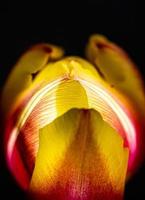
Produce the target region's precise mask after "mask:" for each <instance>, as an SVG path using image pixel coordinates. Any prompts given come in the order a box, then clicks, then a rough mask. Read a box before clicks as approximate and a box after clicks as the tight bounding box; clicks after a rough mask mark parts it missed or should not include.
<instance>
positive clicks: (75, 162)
mask: <svg viewBox="0 0 145 200" xmlns="http://www.w3.org/2000/svg"><path fill="white" fill-rule="evenodd" d="M127 163H128V150H127V149H125V148H124V147H123V141H122V138H121V136H120V135H119V134H117V132H116V131H115V130H114V129H113V128H111V127H110V126H109V125H108V124H107V123H106V122H104V120H103V119H102V117H101V115H100V114H99V113H98V112H96V111H94V110H86V109H85V110H84V109H72V110H70V111H68V112H67V113H65V114H64V115H62V116H61V117H59V118H57V119H56V120H54V121H53V122H52V123H50V124H48V125H46V126H45V127H44V128H42V129H40V132H39V150H38V154H37V157H36V162H35V168H34V171H33V174H32V179H31V183H30V191H31V192H32V193H33V192H34V193H35V194H36V196H37V198H38V199H39V198H40V199H42V197H43V199H55V200H62V199H63V200H85V199H89V200H94V199H97V198H98V199H115V200H116V199H121V198H122V192H123V190H124V183H125V177H126V170H127Z"/></svg>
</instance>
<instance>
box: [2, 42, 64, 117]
mask: <svg viewBox="0 0 145 200" xmlns="http://www.w3.org/2000/svg"><path fill="white" fill-rule="evenodd" d="M62 56H63V50H62V49H60V48H59V47H56V46H54V45H49V44H40V45H36V46H34V47H33V48H31V49H29V50H28V51H27V52H26V53H25V54H24V55H23V56H22V57H21V58H20V59H19V61H18V62H17V64H16V65H15V66H14V69H13V70H12V72H11V73H10V76H9V77H8V80H7V82H6V84H5V87H4V91H3V95H2V108H3V111H4V113H6V112H8V111H9V109H10V108H11V106H12V105H13V103H14V102H15V101H16V99H17V97H18V95H19V94H20V93H21V92H23V91H24V90H25V89H26V88H28V87H29V86H30V85H31V84H32V82H33V80H34V79H35V76H36V75H37V74H38V73H39V72H40V71H41V70H42V69H43V68H45V66H46V64H47V63H48V62H51V61H55V60H57V59H60V58H61V57H62Z"/></svg>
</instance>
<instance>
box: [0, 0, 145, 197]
mask: <svg viewBox="0 0 145 200" xmlns="http://www.w3.org/2000/svg"><path fill="white" fill-rule="evenodd" d="M11 4H12V3H11ZM144 12H145V11H144V7H143V3H142V4H141V1H139V0H138V1H133V0H132V1H131V0H130V1H129V0H128V1H127V0H126V1H125V0H122V1H121V0H120V1H119V0H110V1H109V0H90V1H89V0H88V1H84V2H83V1H82V2H80V1H79V0H78V1H76V2H75V1H67V3H65V2H62V1H53V2H51V1H47V4H44V3H43V2H39V4H37V3H36V2H35V3H34V4H33V5H30V4H27V5H26V3H25V2H20V3H19V4H17V6H15V7H14V6H13V5H10V4H9V5H4V6H1V7H0V87H1V88H2V85H3V83H4V80H5V79H6V76H7V74H8V73H9V71H10V69H11V67H12V66H13V64H14V63H15V62H16V60H17V59H18V57H19V56H20V55H21V53H23V52H24V51H25V50H26V49H27V48H28V47H30V46H31V45H33V44H35V43H39V42H49V43H53V44H57V45H60V46H63V47H64V48H65V49H66V54H67V55H81V56H84V47H85V44H86V42H87V40H88V37H89V35H91V34H92V33H101V34H104V35H106V36H107V37H109V38H110V39H111V40H112V41H114V42H116V43H117V44H119V45H120V46H122V47H123V48H124V49H125V50H126V51H127V52H128V53H129V55H130V56H131V58H132V59H133V60H134V62H135V63H136V64H137V65H138V68H139V70H140V71H141V73H142V76H143V77H144V78H145V59H144V58H145V32H144V26H145V14H144ZM1 121H2V120H1ZM0 132H1V133H0V134H1V137H0V138H2V134H3V133H2V130H1V131H0ZM1 143H2V139H1ZM1 146H2V145H1ZM0 156H1V157H0V158H1V160H0V199H7V198H8V199H9V195H10V196H11V197H12V199H16V200H17V199H25V195H24V194H23V192H22V191H20V189H19V188H18V187H17V185H16V184H15V182H14V181H13V179H12V177H11V176H10V174H9V172H8V171H7V169H6V167H5V162H4V158H3V153H2V150H1V152H0ZM3 195H4V196H3ZM125 199H130V200H132V199H145V164H143V166H142V167H141V169H140V170H139V171H138V172H137V174H136V175H135V176H134V177H133V178H132V179H131V180H130V181H129V182H128V183H127V185H126V191H125Z"/></svg>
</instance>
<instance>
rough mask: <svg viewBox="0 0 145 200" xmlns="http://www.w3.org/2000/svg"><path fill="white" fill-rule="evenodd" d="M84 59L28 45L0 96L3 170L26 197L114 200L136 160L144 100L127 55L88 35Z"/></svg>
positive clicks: (139, 156)
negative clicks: (6, 170) (9, 172)
mask: <svg viewBox="0 0 145 200" xmlns="http://www.w3.org/2000/svg"><path fill="white" fill-rule="evenodd" d="M86 57H87V59H88V61H87V60H84V59H82V58H79V57H76V56H71V57H64V51H63V50H62V49H61V48H60V47H56V46H54V45H50V44H40V45H36V46H34V47H32V48H30V49H29V50H28V51H27V52H26V53H25V54H24V55H23V56H22V57H21V58H20V59H19V60H18V62H17V64H16V65H15V67H14V69H13V70H12V72H11V73H10V75H9V77H8V80H7V82H6V84H5V87H4V89H3V94H2V109H3V118H4V121H5V138H4V144H5V152H6V161H7V164H8V168H9V169H10V171H11V173H12V174H13V176H14V177H15V179H16V181H17V183H18V184H19V185H20V187H21V188H22V189H23V190H25V191H26V192H27V193H28V194H29V196H30V197H31V198H32V199H48V200H49V199H50V200H97V199H98V200H121V199H123V193H124V187H125V182H126V181H127V180H128V179H129V178H130V177H131V176H132V174H134V173H135V171H136V169H137V167H138V166H139V165H140V163H141V161H142V158H143V151H144V145H143V141H144V136H143V129H144V117H145V95H144V89H143V83H142V80H141V77H140V74H139V72H138V71H137V68H136V67H135V65H134V64H133V62H132V61H131V59H130V58H129V57H128V55H127V54H126V53H125V52H124V51H123V50H122V49H121V48H120V47H118V46H116V45H115V44H114V43H112V42H111V41H109V40H108V39H107V38H105V37H104V36H101V35H93V36H92V37H91V38H90V39H89V42H88V44H87V47H86Z"/></svg>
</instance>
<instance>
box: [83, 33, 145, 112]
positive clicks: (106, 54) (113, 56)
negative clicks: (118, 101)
mask: <svg viewBox="0 0 145 200" xmlns="http://www.w3.org/2000/svg"><path fill="white" fill-rule="evenodd" d="M86 55H87V58H88V59H89V60H90V61H91V62H92V63H93V64H94V65H95V67H96V69H97V70H98V72H99V73H100V75H101V76H102V78H103V79H104V80H105V81H106V82H108V83H110V85H111V86H112V87H114V88H116V89H117V90H119V91H120V92H121V93H123V94H124V95H126V96H127V97H128V98H130V99H131V101H132V102H133V103H134V107H135V108H136V110H138V111H139V112H140V114H141V116H142V115H143V116H144V113H145V95H144V89H143V83H142V80H141V76H140V74H139V72H138V71H137V67H136V66H135V65H134V63H133V62H132V61H131V59H130V58H129V57H128V55H127V54H126V53H125V52H124V51H123V50H122V49H121V48H120V47H118V46H117V45H115V44H114V43H112V42H111V41H109V40H108V39H107V38H105V37H104V36H102V35H93V36H92V37H91V38H90V40H89V43H88V45H87V48H86Z"/></svg>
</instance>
